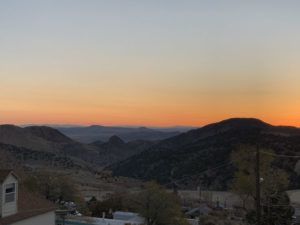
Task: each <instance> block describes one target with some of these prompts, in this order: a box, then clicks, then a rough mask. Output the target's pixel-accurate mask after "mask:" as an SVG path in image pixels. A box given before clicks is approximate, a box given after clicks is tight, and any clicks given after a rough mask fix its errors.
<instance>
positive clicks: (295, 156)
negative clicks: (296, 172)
mask: <svg viewBox="0 0 300 225" xmlns="http://www.w3.org/2000/svg"><path fill="white" fill-rule="evenodd" d="M260 153H262V154H265V155H270V156H274V157H280V158H295V159H299V158H300V156H299V155H283V154H276V153H271V152H265V151H260Z"/></svg>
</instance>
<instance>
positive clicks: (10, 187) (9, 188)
mask: <svg viewBox="0 0 300 225" xmlns="http://www.w3.org/2000/svg"><path fill="white" fill-rule="evenodd" d="M15 199H16V184H15V183H11V184H7V185H5V203H9V202H14V201H15Z"/></svg>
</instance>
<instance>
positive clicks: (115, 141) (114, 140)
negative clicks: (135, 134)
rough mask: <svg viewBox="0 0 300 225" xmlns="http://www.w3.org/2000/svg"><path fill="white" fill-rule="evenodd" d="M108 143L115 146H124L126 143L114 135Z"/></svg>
mask: <svg viewBox="0 0 300 225" xmlns="http://www.w3.org/2000/svg"><path fill="white" fill-rule="evenodd" d="M108 143H110V144H114V145H123V144H125V142H124V141H123V140H122V139H121V138H120V137H118V136H117V135H113V136H111V137H110V138H109V140H108Z"/></svg>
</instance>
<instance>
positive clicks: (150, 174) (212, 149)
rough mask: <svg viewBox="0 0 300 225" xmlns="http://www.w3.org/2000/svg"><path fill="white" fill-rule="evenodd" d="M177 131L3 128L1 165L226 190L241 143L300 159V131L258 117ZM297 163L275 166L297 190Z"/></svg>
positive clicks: (38, 127)
mask: <svg viewBox="0 0 300 225" xmlns="http://www.w3.org/2000/svg"><path fill="white" fill-rule="evenodd" d="M61 129H62V130H61ZM93 130H94V131H95V134H94V133H93ZM101 130H102V131H103V133H101V132H100V131H101ZM61 131H62V132H64V133H62V132H61ZM258 132H260V136H259V137H258V136H257V134H258ZM66 133H68V136H67V135H66ZM177 133H179V132H177V131H173V130H172V131H170V132H169V130H168V131H160V130H155V129H154V130H153V129H148V128H119V127H118V128H115V127H114V128H113V127H101V126H91V127H81V128H78V127H77V128H59V130H57V129H54V128H51V127H47V126H29V127H23V128H21V127H17V126H14V125H0V167H1V166H4V164H6V163H8V162H14V163H15V164H18V165H22V166H25V167H26V168H29V169H35V168H44V167H47V168H54V169H71V170H76V171H77V170H90V171H96V170H97V171H99V170H102V169H104V168H105V169H106V170H111V171H112V172H113V174H114V175H115V176H126V177H133V178H137V179H142V180H157V181H158V182H160V183H162V184H165V185H170V184H172V183H176V184H177V185H178V186H180V187H189V188H195V187H196V186H198V185H200V184H201V185H202V186H203V187H210V188H212V189H226V188H228V187H229V185H230V182H231V180H232V177H233V172H234V170H235V168H234V167H233V165H232V164H230V154H231V152H232V150H233V149H235V148H236V147H237V145H239V144H255V145H256V144H258V145H259V146H260V147H262V148H271V149H273V150H274V151H275V152H276V153H279V154H286V155H300V129H298V128H295V127H285V126H272V125H270V124H267V123H265V122H263V121H260V120H257V119H243V118H242V119H229V120H225V121H221V122H219V123H214V124H210V125H207V126H205V127H202V128H199V129H193V130H191V131H188V132H184V133H179V134H177ZM83 134H84V135H86V136H84V135H83ZM176 134H177V135H176ZM76 135H78V136H77V137H81V138H82V137H84V139H85V140H86V141H87V140H90V141H91V140H94V138H96V137H99V135H100V136H101V137H102V139H96V141H92V142H91V143H89V144H86V143H81V142H79V141H77V140H74V139H73V138H72V137H74V136H76ZM82 135H83V136H82ZM109 135H111V136H109ZM174 135H175V136H174ZM91 137H93V138H91ZM104 137H105V138H104ZM164 137H167V138H165V139H163V138H164ZM106 138H108V139H106ZM77 139H78V138H77ZM79 139H80V138H79ZM149 139H150V140H149ZM161 139H163V140H161ZM90 141H87V142H90ZM5 157H6V158H7V159H9V160H5V159H6V158H5ZM296 164H297V160H296V159H288V160H282V159H278V160H277V161H276V166H278V167H280V168H283V169H285V170H286V171H287V172H288V173H289V174H290V176H291V183H292V185H293V187H299V186H300V185H299V183H300V182H299V181H300V179H299V178H300V177H298V175H297V173H296V172H295V167H296ZM220 166H221V167H220ZM299 166H300V163H298V167H299ZM216 168H221V169H216ZM299 168H300V167H299Z"/></svg>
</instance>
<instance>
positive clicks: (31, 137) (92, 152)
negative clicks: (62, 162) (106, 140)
mask: <svg viewBox="0 0 300 225" xmlns="http://www.w3.org/2000/svg"><path fill="white" fill-rule="evenodd" d="M0 143H2V144H6V145H11V146H15V147H18V148H24V149H28V150H31V151H34V152H40V153H38V154H42V153H45V154H46V153H47V154H48V153H51V154H55V155H63V156H66V157H76V158H78V159H80V160H85V161H87V162H91V163H94V164H97V163H98V160H99V158H100V156H99V151H98V149H97V148H95V147H93V146H89V145H84V144H81V143H79V142H76V141H73V140H72V139H70V138H68V137H66V136H65V135H63V134H62V133H60V132H59V131H57V130H55V129H53V128H50V127H45V126H42V127H37V126H35V127H26V128H21V127H17V126H14V125H0Z"/></svg>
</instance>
